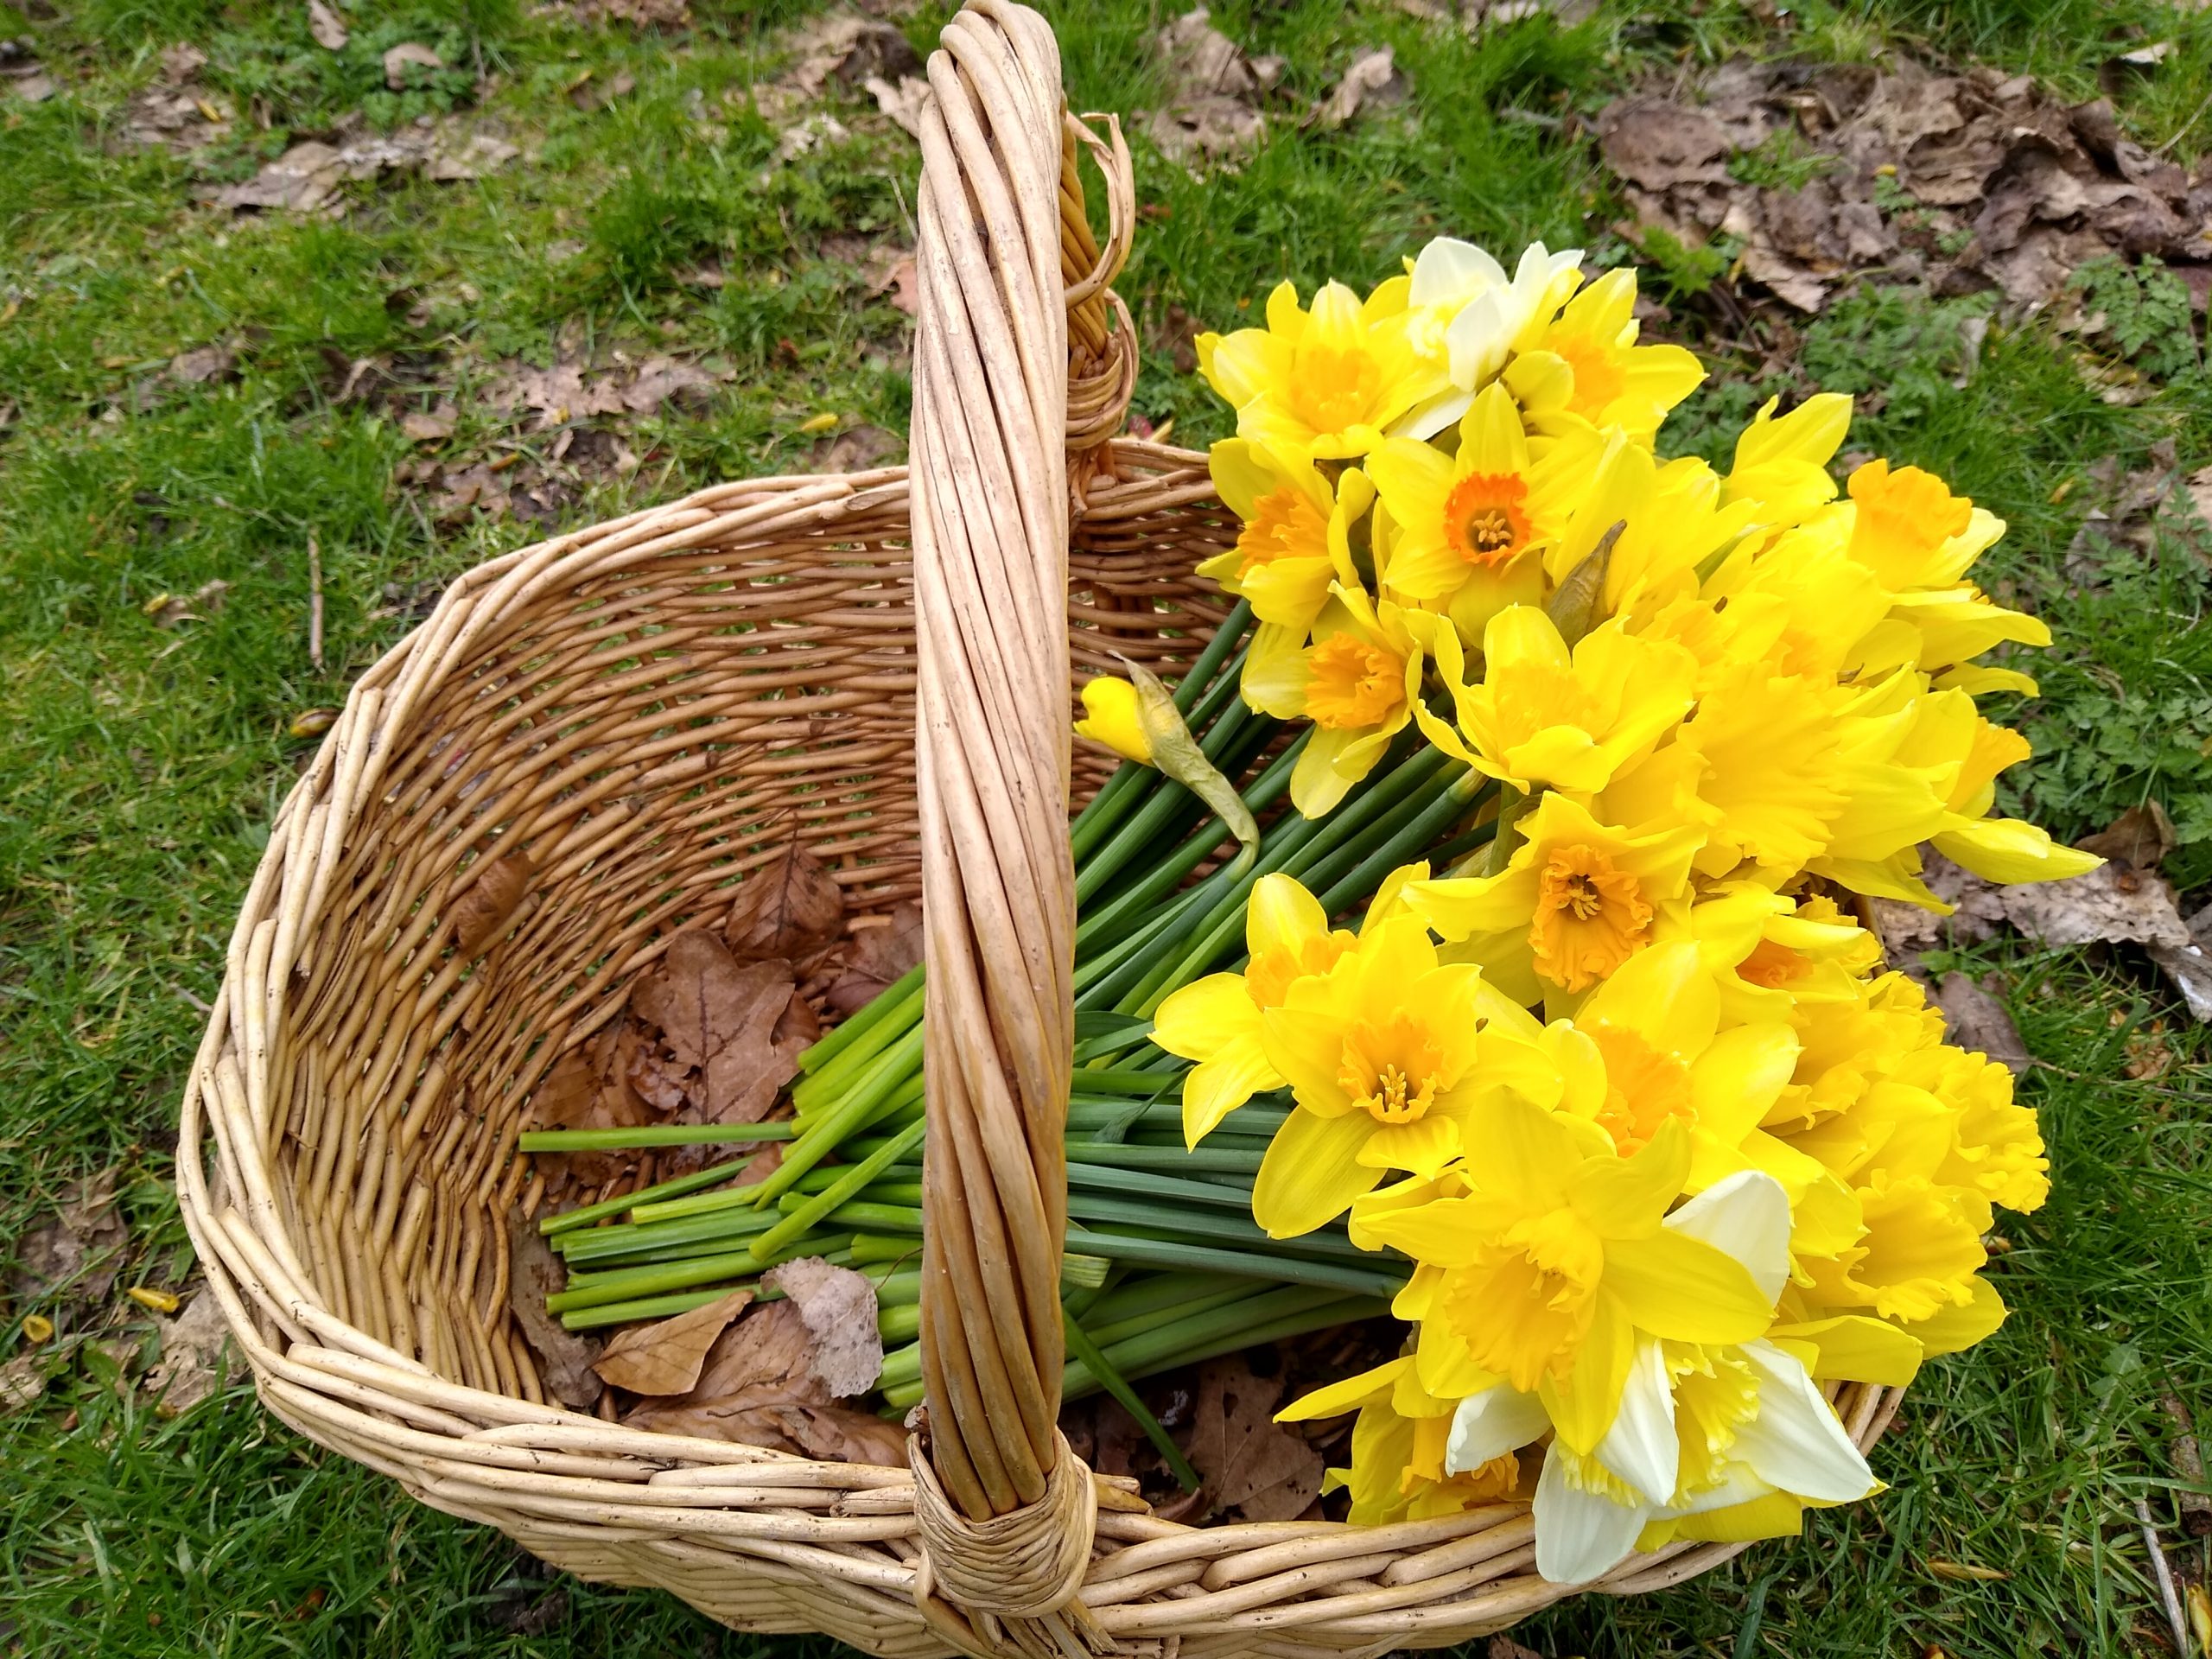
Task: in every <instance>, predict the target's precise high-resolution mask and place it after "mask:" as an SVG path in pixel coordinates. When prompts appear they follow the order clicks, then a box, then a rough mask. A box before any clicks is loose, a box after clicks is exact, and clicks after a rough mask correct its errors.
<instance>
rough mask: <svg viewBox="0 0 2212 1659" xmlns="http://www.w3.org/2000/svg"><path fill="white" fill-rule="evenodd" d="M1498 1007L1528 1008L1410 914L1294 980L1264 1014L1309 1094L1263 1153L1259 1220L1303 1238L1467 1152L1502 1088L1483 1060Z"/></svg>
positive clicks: (1279, 1065) (1268, 1044)
mask: <svg viewBox="0 0 2212 1659" xmlns="http://www.w3.org/2000/svg"><path fill="white" fill-rule="evenodd" d="M1495 1012H1510V1014H1514V1015H1520V1011H1519V1010H1518V1009H1517V1008H1516V1007H1513V1005H1511V1004H1510V1003H1508V1002H1506V1001H1505V1000H1504V999H1503V998H1502V997H1500V996H1498V995H1497V993H1495V992H1492V991H1490V990H1489V989H1488V988H1486V987H1485V986H1484V984H1483V980H1482V970H1481V969H1478V968H1476V967H1474V966H1472V965H1471V964H1469V963H1443V962H1440V961H1439V960H1438V957H1437V954H1436V946H1435V944H1433V941H1431V939H1430V938H1429V937H1428V930H1427V927H1425V926H1424V925H1422V924H1421V922H1420V921H1419V920H1418V919H1417V918H1414V917H1413V916H1411V915H1408V914H1404V913H1399V914H1395V915H1393V916H1390V917H1389V918H1386V919H1384V920H1383V921H1381V922H1380V923H1376V924H1371V925H1369V926H1368V927H1367V928H1366V929H1365V930H1364V931H1363V932H1362V933H1361V935H1360V938H1359V943H1358V944H1357V945H1356V946H1355V947H1353V948H1352V949H1351V950H1348V951H1345V952H1344V954H1343V955H1341V956H1340V957H1338V959H1337V961H1336V963H1335V965H1334V966H1333V967H1332V968H1331V969H1330V970H1329V972H1328V973H1327V974H1325V975H1323V976H1312V977H1307V978H1302V979H1299V980H1296V981H1294V982H1292V984H1291V985H1290V987H1289V988H1288V989H1287V991H1286V992H1285V993H1284V996H1283V1001H1282V1002H1281V1005H1280V1006H1278V1007H1272V1008H1269V1009H1268V1010H1267V1011H1266V1013H1265V1014H1263V1015H1262V1020H1263V1021H1264V1024H1263V1027H1262V1046H1263V1047H1264V1049H1265V1051H1266V1054H1267V1058H1268V1062H1269V1064H1271V1065H1273V1066H1274V1069H1275V1071H1276V1072H1277V1073H1278V1074H1279V1075H1280V1076H1281V1077H1284V1078H1285V1079H1287V1081H1288V1083H1289V1084H1290V1087H1291V1092H1292V1096H1293V1098H1294V1100H1295V1101H1296V1103H1297V1104H1296V1109H1294V1111H1293V1112H1292V1113H1291V1115H1290V1116H1289V1118H1288V1119H1287V1121H1286V1122H1284V1124H1283V1126H1282V1128H1281V1129H1279V1130H1277V1131H1276V1133H1275V1137H1274V1140H1273V1141H1270V1142H1269V1143H1268V1150H1267V1154H1266V1155H1265V1157H1264V1158H1263V1159H1262V1161H1261V1164H1260V1172H1259V1175H1258V1178H1257V1179H1256V1180H1255V1183H1254V1185H1253V1189H1252V1215H1253V1218H1254V1219H1255V1220H1256V1221H1257V1222H1258V1223H1259V1224H1260V1225H1261V1226H1262V1227H1263V1228H1265V1229H1266V1230H1268V1234H1269V1235H1270V1236H1273V1237H1275V1238H1292V1237H1295V1236H1298V1235H1300V1234H1301V1233H1309V1232H1312V1231H1313V1230H1314V1229H1315V1228H1317V1227H1320V1226H1324V1225H1325V1224H1327V1223H1329V1222H1331V1221H1332V1220H1334V1219H1335V1218H1336V1217H1338V1216H1340V1215H1342V1214H1343V1213H1344V1211H1346V1210H1347V1209H1349V1208H1350V1207H1351V1203H1352V1200H1353V1199H1355V1198H1358V1197H1359V1196H1360V1194H1362V1193H1363V1192H1369V1191H1370V1190H1371V1189H1372V1188H1373V1187H1375V1186H1376V1185H1377V1184H1378V1183H1379V1182H1380V1181H1381V1180H1382V1179H1383V1175H1384V1174H1385V1173H1387V1172H1388V1171H1390V1170H1394V1169H1400V1170H1409V1171H1411V1172H1413V1173H1415V1174H1416V1175H1419V1176H1421V1177H1423V1178H1431V1177H1433V1176H1434V1175H1435V1174H1436V1173H1438V1172H1439V1171H1440V1170H1441V1169H1442V1168H1443V1166H1445V1165H1446V1164H1447V1163H1449V1162H1450V1161H1451V1160H1452V1159H1454V1158H1456V1157H1458V1156H1459V1154H1460V1152H1461V1151H1462V1149H1463V1148H1464V1147H1465V1144H1466V1141H1465V1136H1466V1134H1467V1132H1468V1128H1469V1125H1470V1123H1471V1121H1472V1119H1473V1116H1474V1114H1475V1109H1476V1107H1477V1106H1478V1103H1480V1102H1481V1101H1482V1100H1483V1099H1484V1096H1485V1095H1486V1093H1487V1092H1489V1090H1490V1085H1489V1083H1488V1081H1487V1080H1486V1079H1485V1078H1484V1077H1483V1076H1482V1075H1481V1073H1480V1072H1479V1071H1478V1069H1477V1066H1476V1064H1475V1057H1476V1051H1477V1044H1478V1029H1479V1028H1480V1027H1482V1026H1483V1025H1484V1024H1485V1023H1486V1022H1487V1021H1488V1020H1489V1019H1490V1018H1491V1016H1492V1014H1493V1013H1495ZM1520 1017H1522V1018H1525V1017H1526V1016H1525V1015H1520Z"/></svg>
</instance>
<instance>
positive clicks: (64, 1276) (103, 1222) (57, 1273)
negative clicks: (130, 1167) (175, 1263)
mask: <svg viewBox="0 0 2212 1659" xmlns="http://www.w3.org/2000/svg"><path fill="white" fill-rule="evenodd" d="M115 1177H116V1172H115V1171H114V1170H113V1169H104V1170H102V1171H100V1172H99V1173H98V1174H96V1175H88V1176H86V1177H85V1179H82V1180H80V1181H79V1182H78V1183H77V1185H75V1187H74V1188H73V1189H72V1190H71V1192H70V1194H69V1196H68V1197H67V1198H64V1199H63V1200H62V1201H61V1203H60V1205H59V1207H58V1208H57V1209H56V1211H55V1212H54V1219H53V1220H52V1221H49V1222H48V1223H46V1224H44V1225H43V1226H41V1227H36V1228H34V1229H33V1230H31V1231H30V1232H29V1233H27V1234H25V1235H24V1236H23V1237H22V1239H21V1240H19V1241H18V1242H17V1243H16V1251H15V1254H16V1268H15V1271H14V1272H12V1273H11V1274H9V1276H8V1297H9V1300H10V1301H12V1302H14V1303H15V1304H16V1306H19V1307H20V1306H30V1305H35V1304H37V1303H41V1302H46V1301H49V1300H53V1299H54V1298H55V1297H57V1296H60V1297H63V1298H66V1299H67V1300H68V1301H69V1302H71V1303H84V1304H87V1305H94V1304H99V1303H102V1302H105V1301H106V1300H107V1299H108V1296H109V1294H110V1293H111V1292H112V1291H113V1290H114V1288H115V1275H116V1270H117V1268H118V1267H119V1266H120V1265H121V1263H122V1256H123V1247H124V1238H125V1233H124V1224H123V1217H122V1216H121V1215H120V1214H118V1212H117V1210H116V1201H115Z"/></svg>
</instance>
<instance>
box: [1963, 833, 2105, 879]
mask: <svg viewBox="0 0 2212 1659" xmlns="http://www.w3.org/2000/svg"><path fill="white" fill-rule="evenodd" d="M1934 845H1935V848H1936V851H1937V852H1939V853H1941V854H1942V855H1943V856H1944V857H1946V858H1948V859H1949V860H1950V861H1952V862H1953V863H1954V864H1958V865H1961V866H1963V867H1964V868H1967V869H1969V870H1972V871H1973V872H1974V874H1976V875H1978V876H1980V877H1981V878H1982V880H1985V881H1994V882H1997V883H1998V884H1999V885H2000V886H2005V887H2010V886H2012V884H2014V883H2016V882H2020V881H2063V880H2065V879H2066V878H2067V877H2069V876H2073V875H2086V874H2088V873H2089V872H2090V871H2091V870H2094V869H2095V868H2097V866H2098V865H2100V864H2101V863H2103V862H2104V860H2102V859H2101V858H2099V857H2098V856H2097V855H2095V854H2094V853H2085V852H2082V850H2081V849H2078V848H2075V847H2062V846H2060V845H2059V844H2058V843H2057V842H2055V841H2053V840H2052V839H2051V838H2050V836H2048V835H2047V834H2045V833H2044V831H2043V830H2041V829H2037V827H2036V826H2035V825H2034V824H2032V823H2021V822H2020V821H2019V820H2018V818H1983V819H1980V820H1978V821H1977V822H1975V823H1969V824H1966V825H1963V826H1959V827H1955V828H1952V829H1947V830H1946V831H1944V832H1943V833H1942V834H1941V835H1938V836H1935V837H1934Z"/></svg>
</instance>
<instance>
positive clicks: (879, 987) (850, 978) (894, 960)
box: [827, 899, 922, 1014]
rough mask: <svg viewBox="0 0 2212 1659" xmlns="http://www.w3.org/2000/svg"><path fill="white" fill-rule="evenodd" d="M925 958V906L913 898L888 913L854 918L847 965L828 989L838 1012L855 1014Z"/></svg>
mask: <svg viewBox="0 0 2212 1659" xmlns="http://www.w3.org/2000/svg"><path fill="white" fill-rule="evenodd" d="M921 959H922V907H921V906H920V905H919V904H918V903H916V902H915V901H914V900H912V899H907V900H906V902H905V903H903V904H900V905H899V906H895V907H894V908H893V911H892V912H891V914H890V915H889V916H888V917H886V918H882V919H881V920H880V921H879V920H877V919H876V918H869V917H862V918H860V919H859V920H857V921H855V923H854V924H853V925H852V929H851V933H850V936H849V941H848V943H847V944H846V947H845V969H844V971H843V972H842V974H840V975H839V976H837V978H836V980H835V981H834V982H832V983H831V985H830V987H829V991H828V993H827V1000H828V1001H829V1006H830V1007H832V1008H834V1009H836V1011H837V1012H838V1013H839V1014H856V1013H858V1012H859V1011H860V1010H861V1008H863V1007H867V1006H868V1003H870V1002H871V1001H874V1000H875V998H876V996H877V995H879V994H880V993H881V992H882V991H883V990H884V989H885V988H887V987H888V986H890V985H893V984H894V983H896V982H898V981H899V980H901V979H904V978H905V977H906V975H907V974H908V973H909V972H910V971H912V969H913V967H914V965H915V964H916V963H918V962H920V961H921Z"/></svg>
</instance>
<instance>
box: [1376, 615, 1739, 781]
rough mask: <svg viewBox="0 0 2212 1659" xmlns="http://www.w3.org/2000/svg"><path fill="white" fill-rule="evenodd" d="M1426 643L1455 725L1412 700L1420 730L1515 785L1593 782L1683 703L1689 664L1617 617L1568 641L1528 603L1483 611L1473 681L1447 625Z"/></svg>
mask: <svg viewBox="0 0 2212 1659" xmlns="http://www.w3.org/2000/svg"><path fill="white" fill-rule="evenodd" d="M1435 649H1436V657H1437V667H1438V669H1439V671H1440V672H1441V674H1442V675H1443V677H1444V683H1445V684H1446V687H1447V688H1448V689H1449V690H1450V691H1451V693H1452V702H1453V703H1454V705H1455V707H1456V709H1457V712H1458V716H1459V731H1457V732H1454V731H1453V730H1452V728H1451V727H1449V726H1447V725H1446V724H1445V723H1444V722H1443V721H1440V720H1439V719H1438V718H1437V717H1436V716H1434V715H1432V714H1430V713H1429V712H1428V711H1427V709H1425V708H1421V707H1418V706H1416V708H1415V709H1414V717H1415V718H1416V719H1417V720H1419V721H1420V722H1421V731H1422V733H1423V734H1425V735H1426V736H1427V738H1428V741H1430V742H1432V743H1433V744H1435V745H1436V746H1437V747H1439V748H1440V749H1442V750H1443V751H1444V752H1445V753H1447V754H1451V755H1453V756H1456V757H1457V758H1458V759H1459V760H1465V761H1466V762H1467V763H1468V764H1469V765H1470V766H1474V767H1476V768H1477V769H1478V770H1479V771H1482V772H1487V773H1489V774H1490V776H1491V777H1493V778H1497V779H1501V780H1502V781H1503V782H1505V783H1508V784H1510V785H1513V786H1514V787H1515V788H1516V789H1521V790H1533V789H1535V788H1538V787H1540V786H1548V787H1551V788H1554V789H1562V790H1567V791H1573V792H1576V793H1586V792H1588V791H1592V790H1599V789H1603V788H1604V787H1605V785H1607V784H1608V783H1609V782H1611V779H1612V777H1613V774H1614V773H1615V772H1618V770H1619V769H1620V768H1621V767H1622V766H1624V765H1626V764H1627V763H1628V762H1629V761H1630V760H1634V759H1635V758H1636V757H1637V756H1638V755H1640V754H1642V753H1643V752H1645V751H1646V750H1648V749H1649V748H1650V747H1651V746H1652V745H1653V744H1655V743H1656V742H1657V741H1659V739H1660V737H1661V736H1662V735H1663V734H1666V733H1667V732H1669V731H1670V730H1672V729H1673V728H1675V725H1676V724H1677V723H1678V722H1679V721H1681V718H1682V716H1683V715H1684V714H1686V713H1687V712H1688V709H1689V707H1690V688H1691V683H1692V681H1693V679H1694V675H1695V672H1696V667H1697V664H1696V661H1695V659H1694V658H1692V657H1691V655H1690V654H1689V652H1687V651H1685V650H1683V649H1682V648H1681V646H1680V645H1673V644H1671V643H1669V642H1667V641H1664V640H1651V639H1639V638H1637V636H1635V635H1633V634H1631V633H1630V632H1628V631H1627V629H1626V628H1625V627H1624V626H1623V625H1622V624H1620V623H1618V621H1615V622H1608V623H1605V624H1604V625H1602V626H1599V627H1597V628H1594V629H1592V631H1591V632H1588V633H1586V634H1585V635H1584V636H1583V637H1582V639H1580V642H1578V643H1577V644H1576V645H1575V646H1574V647H1573V650H1572V651H1569V649H1568V648H1567V642H1566V641H1565V640H1564V639H1561V638H1560V632H1559V628H1558V626H1557V625H1556V624H1554V622H1553V621H1552V620H1551V619H1550V618H1549V617H1548V616H1546V615H1545V614H1544V613H1543V612H1541V611H1540V610H1538V609H1537V608H1535V607H1534V606H1531V605H1515V606H1511V607H1508V608H1506V609H1505V610H1503V611H1500V612H1499V613H1497V615H1496V616H1494V617H1492V618H1491V620H1490V626H1488V627H1486V628H1485V629H1484V631H1483V677H1482V681H1481V683H1479V684H1478V685H1473V686H1470V685H1469V684H1468V683H1466V674H1465V661H1464V659H1463V658H1462V657H1461V654H1460V651H1459V640H1458V639H1457V637H1456V636H1455V635H1454V634H1453V632H1452V630H1450V629H1448V628H1445V629H1439V630H1438V631H1437V632H1436V639H1435ZM1462 734H1464V741H1463V736H1462Z"/></svg>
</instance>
